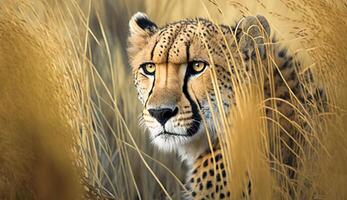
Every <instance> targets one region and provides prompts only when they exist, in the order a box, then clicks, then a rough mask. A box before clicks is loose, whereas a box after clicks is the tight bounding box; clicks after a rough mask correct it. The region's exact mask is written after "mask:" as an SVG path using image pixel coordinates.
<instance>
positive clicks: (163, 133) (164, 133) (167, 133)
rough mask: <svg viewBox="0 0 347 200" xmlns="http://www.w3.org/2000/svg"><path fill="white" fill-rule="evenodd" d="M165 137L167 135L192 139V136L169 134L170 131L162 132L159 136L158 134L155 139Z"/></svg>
mask: <svg viewBox="0 0 347 200" xmlns="http://www.w3.org/2000/svg"><path fill="white" fill-rule="evenodd" d="M163 135H167V136H177V137H190V135H183V134H178V133H172V132H168V131H163V132H160V133H159V134H157V135H156V136H155V138H157V137H160V136H163Z"/></svg>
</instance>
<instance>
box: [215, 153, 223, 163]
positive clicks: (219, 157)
mask: <svg viewBox="0 0 347 200" xmlns="http://www.w3.org/2000/svg"><path fill="white" fill-rule="evenodd" d="M221 159H222V154H218V155H216V156H215V160H216V162H218V161H219V160H221Z"/></svg>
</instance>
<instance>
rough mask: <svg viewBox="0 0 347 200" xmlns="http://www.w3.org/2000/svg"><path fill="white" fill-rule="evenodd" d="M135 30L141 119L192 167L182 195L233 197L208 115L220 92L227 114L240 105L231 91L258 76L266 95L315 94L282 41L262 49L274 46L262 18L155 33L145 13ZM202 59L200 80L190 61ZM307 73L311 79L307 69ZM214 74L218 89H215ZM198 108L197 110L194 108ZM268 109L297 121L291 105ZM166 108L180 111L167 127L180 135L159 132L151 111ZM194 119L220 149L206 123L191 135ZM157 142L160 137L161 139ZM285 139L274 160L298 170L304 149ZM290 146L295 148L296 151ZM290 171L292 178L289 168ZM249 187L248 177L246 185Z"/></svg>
mask: <svg viewBox="0 0 347 200" xmlns="http://www.w3.org/2000/svg"><path fill="white" fill-rule="evenodd" d="M133 26H135V27H133ZM130 27H131V28H130V29H131V30H137V31H132V33H131V36H130V37H129V57H130V63H131V65H132V67H133V73H134V77H135V85H136V87H137V89H138V94H139V98H140V100H141V102H142V103H143V104H144V110H143V113H144V120H145V123H146V125H147V127H148V128H149V130H150V133H151V134H152V138H153V142H154V143H156V144H157V145H158V146H159V147H161V148H163V149H169V150H172V149H173V150H176V151H178V152H179V154H180V155H181V157H182V158H183V159H184V160H186V162H187V163H188V165H189V166H190V169H191V170H190V172H189V173H188V178H187V187H188V189H189V191H190V192H189V193H188V194H185V195H184V198H185V199H204V198H205V199H223V198H228V197H229V196H230V191H229V190H228V186H227V182H226V178H225V176H226V171H224V169H223V168H224V167H223V166H224V164H223V161H222V158H221V152H220V151H221V150H220V146H219V144H218V141H217V137H216V133H215V132H214V125H213V121H212V116H211V113H212V110H213V111H215V112H217V113H218V109H217V98H218V95H217V94H218V92H217V91H219V92H220V94H221V97H220V98H221V101H222V104H223V105H222V107H223V108H224V112H225V113H226V114H228V112H229V110H230V109H232V107H233V106H234V104H235V99H234V91H233V86H234V85H235V84H247V83H251V82H252V81H250V80H251V79H252V77H257V76H258V75H256V74H257V73H264V76H262V77H263V79H264V82H263V83H262V84H263V88H264V96H265V98H269V97H276V98H280V99H283V100H285V101H288V102H290V103H292V104H293V105H298V107H300V105H303V106H304V107H305V104H309V101H308V100H307V99H309V98H307V95H308V96H310V97H312V98H314V97H313V96H314V93H315V92H316V91H308V90H307V89H303V88H302V85H301V81H300V78H299V76H298V72H297V70H300V67H299V66H298V65H297V63H296V61H295V59H293V56H292V55H289V54H288V52H287V49H285V48H281V47H280V46H279V45H277V44H273V45H265V43H266V42H268V43H270V42H271V41H270V39H271V38H270V27H269V24H268V23H267V20H266V19H265V18H264V17H262V16H257V17H246V18H244V19H242V20H241V21H239V23H238V24H236V26H235V27H232V26H225V25H216V24H214V23H212V22H210V21H208V20H205V19H187V20H182V21H178V22H174V23H171V24H168V25H166V26H164V27H161V28H158V27H157V26H156V25H154V23H153V22H151V21H149V19H148V17H147V16H145V15H144V14H141V15H139V14H136V15H135V16H134V17H133V18H132V20H131V22H130ZM139 27H142V29H141V28H139ZM257 58H258V59H257ZM259 58H260V61H259ZM197 60H198V61H205V62H207V63H208V64H209V66H208V68H207V69H206V70H205V71H204V72H202V73H201V74H199V75H198V76H192V75H190V74H188V72H189V66H190V65H189V63H191V62H192V61H197ZM146 62H151V63H154V64H155V65H156V72H155V75H154V76H151V77H148V76H146V75H143V74H142V73H141V70H140V66H141V64H142V63H146ZM299 73H301V71H299ZM308 74H309V75H308V76H311V74H310V72H309V73H308ZM213 76H215V79H216V81H217V83H215V84H217V88H214V87H213V83H212V82H213V80H214V79H213V78H212V77H213ZM310 81H311V82H312V80H310ZM235 82H236V83H235ZM185 84H186V89H187V91H185V89H184V88H185ZM215 90H217V91H215ZM187 93H188V94H187ZM293 96H295V98H293ZM189 97H190V98H191V99H189ZM293 99H294V100H293ZM209 101H210V102H211V105H210V104H209ZM194 104H196V105H197V106H198V107H199V110H200V111H199V110H197V109H196V108H195V109H194ZM273 104H275V105H273ZM266 105H267V106H269V107H274V106H275V108H276V110H277V112H280V113H281V114H282V115H284V116H286V117H287V118H288V119H289V120H293V121H297V120H298V118H297V115H296V114H295V112H293V108H292V107H291V106H290V105H289V104H287V103H284V102H283V101H269V102H268V103H267V104H266ZM163 106H166V107H167V106H171V107H174V106H176V107H178V110H179V111H178V114H177V115H175V116H173V117H172V118H171V119H169V121H167V122H166V123H171V122H170V120H172V121H173V122H175V123H174V125H173V127H169V128H171V129H170V131H171V132H172V131H177V132H175V133H176V135H167V134H163V135H160V134H158V132H156V131H157V130H158V129H160V128H162V129H163V130H165V128H166V124H165V125H163V126H162V127H161V125H159V124H158V123H157V122H156V119H155V118H153V117H152V116H151V115H150V114H149V113H148V109H151V108H161V107H163ZM301 109H304V108H301ZM305 109H306V107H305ZM266 112H267V115H268V117H270V118H271V117H275V116H277V117H278V114H276V113H275V112H273V111H271V110H266ZM194 114H195V115H199V116H200V117H201V118H204V119H205V121H206V122H207V127H206V128H207V129H208V130H210V131H209V132H210V137H211V139H212V143H214V144H215V148H214V151H210V150H209V147H208V145H207V142H206V140H207V139H206V133H205V130H206V129H205V128H204V127H203V124H202V120H201V119H200V123H199V129H198V130H196V132H194V133H193V134H191V133H190V132H189V130H192V129H190V128H191V127H190V126H191V125H192V123H193V121H197V120H199V119H198V117H196V116H195V118H194V116H193V115H194ZM278 120H279V122H280V125H281V126H282V127H283V128H284V129H285V130H294V129H295V128H294V127H293V125H292V124H291V123H288V121H287V120H286V119H285V118H284V117H278ZM193 125H194V124H193ZM195 125H196V124H195ZM193 130H194V129H193ZM291 134H292V137H294V138H296V139H297V140H298V141H301V140H302V138H301V136H300V135H298V134H296V133H295V131H293V132H292V133H291ZM153 135H154V136H153ZM158 137H162V140H160V138H159V139H158ZM281 137H282V138H283V141H284V142H288V144H286V143H285V144H282V143H281V144H280V146H281V148H282V149H283V151H282V152H280V153H278V152H274V155H275V156H276V157H278V158H280V159H282V160H280V161H281V162H283V163H284V164H286V165H289V166H292V167H293V168H295V167H297V166H298V163H297V161H296V158H295V155H294V154H295V153H301V152H300V150H297V146H296V145H297V144H293V141H291V139H290V137H289V136H288V135H286V133H282V132H281ZM157 140H159V142H157ZM168 146H169V147H168ZM288 146H289V147H288ZM288 148H291V149H294V152H295V153H293V152H291V151H290V150H288ZM212 152H213V153H212ZM216 156H217V157H216ZM216 158H218V159H217V161H216ZM274 168H276V166H274ZM285 173H288V174H290V175H289V177H291V178H294V175H293V172H291V170H289V169H288V171H286V172H285ZM217 176H222V177H217ZM223 178H224V179H225V180H223ZM250 184H251V180H250V183H249V187H251V186H250ZM250 192H251V190H250V188H249V191H245V193H244V196H248V195H250ZM240 198H241V197H240Z"/></svg>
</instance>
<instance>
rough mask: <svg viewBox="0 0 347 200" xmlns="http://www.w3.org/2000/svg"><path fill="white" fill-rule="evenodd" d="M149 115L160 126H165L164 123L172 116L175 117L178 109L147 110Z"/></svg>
mask: <svg viewBox="0 0 347 200" xmlns="http://www.w3.org/2000/svg"><path fill="white" fill-rule="evenodd" d="M148 112H149V114H151V116H152V117H154V118H155V119H156V120H157V121H158V122H159V123H160V124H161V125H163V126H164V125H165V123H166V122H167V121H168V120H169V119H170V118H171V117H173V116H175V115H177V113H178V108H177V107H176V108H175V109H174V110H172V109H171V108H160V109H148Z"/></svg>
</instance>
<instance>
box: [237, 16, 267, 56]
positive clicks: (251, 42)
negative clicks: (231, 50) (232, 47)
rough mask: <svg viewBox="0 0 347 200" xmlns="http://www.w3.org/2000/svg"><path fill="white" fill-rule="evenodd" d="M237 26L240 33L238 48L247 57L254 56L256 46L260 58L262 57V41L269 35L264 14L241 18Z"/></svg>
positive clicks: (263, 52) (263, 47)
mask: <svg viewBox="0 0 347 200" xmlns="http://www.w3.org/2000/svg"><path fill="white" fill-rule="evenodd" d="M239 27H240V28H241V31H242V34H241V36H240V38H239V47H240V50H241V51H242V52H243V53H244V54H245V55H246V57H247V58H249V57H255V55H256V48H258V51H259V54H260V58H264V57H265V54H266V49H265V45H264V42H265V41H266V40H267V39H268V38H269V37H270V26H269V23H268V21H267V19H266V18H265V17H264V16H261V15H257V16H256V17H254V16H248V17H246V18H243V19H242V20H241V21H240V23H239Z"/></svg>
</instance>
